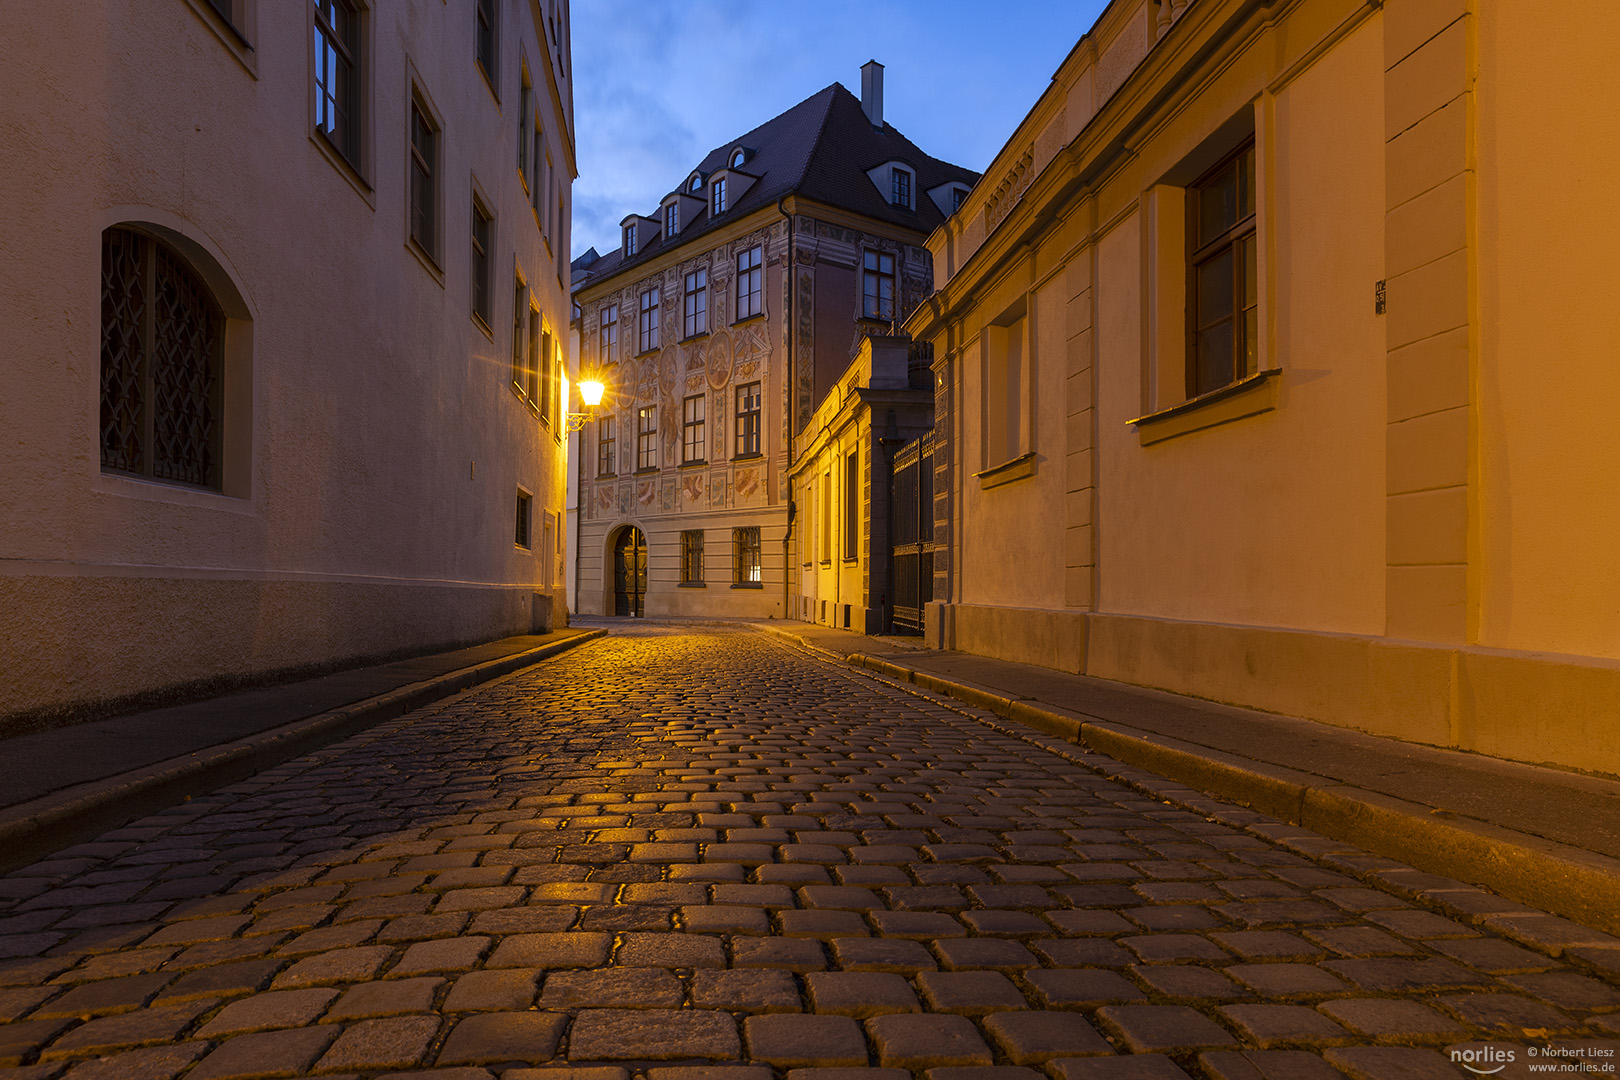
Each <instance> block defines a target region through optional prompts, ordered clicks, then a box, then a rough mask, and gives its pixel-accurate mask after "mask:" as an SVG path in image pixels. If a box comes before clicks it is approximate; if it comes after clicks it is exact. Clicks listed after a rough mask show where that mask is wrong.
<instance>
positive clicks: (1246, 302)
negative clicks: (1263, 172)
mask: <svg viewBox="0 0 1620 1080" xmlns="http://www.w3.org/2000/svg"><path fill="white" fill-rule="evenodd" d="M1245 162H1246V163H1247V168H1245ZM1256 168H1257V155H1256V152H1255V140H1254V138H1253V137H1252V136H1251V137H1249V138H1247V139H1245V140H1244V141H1243V142H1242V143H1240V144H1239V145H1238V146H1236V147H1235V148H1233V149H1232V150H1231V151H1229V152H1228V153H1226V154H1223V155H1222V156H1221V158H1220V160H1219V161H1217V162H1216V163H1215V164H1214V165H1213V166H1211V167H1210V168H1209V169H1207V170H1205V171H1204V173H1203V174H1202V175H1201V176H1199V177H1198V178H1197V179H1196V180H1194V181H1193V182H1192V183H1190V184H1188V185H1187V189H1186V212H1187V256H1186V257H1187V286H1186V289H1187V291H1186V297H1187V302H1186V309H1187V317H1186V362H1185V366H1184V375H1185V387H1184V389H1185V391H1186V395H1187V399H1188V400H1192V399H1194V398H1198V397H1202V396H1204V395H1206V394H1212V393H1215V392H1217V391H1219V390H1223V389H1225V388H1226V387H1228V386H1232V385H1234V384H1236V383H1238V382H1241V381H1242V380H1243V379H1245V378H1248V377H1249V376H1251V375H1254V374H1256V373H1257V372H1258V370H1259V359H1260V357H1259V277H1258V269H1259V268H1258V265H1257V264H1258V255H1259V220H1260V214H1259V200H1258V198H1257V196H1256V191H1255V182H1256V176H1255V172H1256ZM1228 169H1234V170H1235V172H1236V176H1235V178H1234V183H1235V185H1236V188H1237V208H1236V209H1237V214H1236V217H1235V218H1234V220H1233V221H1232V222H1231V223H1229V224H1228V225H1226V226H1225V227H1224V228H1223V229H1222V230H1221V231H1220V232H1219V233H1218V234H1216V235H1214V236H1212V237H1210V238H1209V239H1207V240H1204V239H1203V235H1202V230H1203V224H1204V221H1203V214H1204V210H1203V205H1202V203H1203V198H1202V196H1203V194H1204V192H1205V191H1207V190H1210V189H1212V188H1213V187H1214V185H1215V184H1216V183H1217V182H1218V181H1219V180H1220V179H1221V178H1222V176H1223V175H1224V174H1225V173H1226V172H1227V170H1228ZM1245 182H1246V190H1245ZM1245 196H1246V197H1247V213H1245V212H1244V207H1245ZM1228 254H1230V256H1231V260H1232V270H1231V278H1232V296H1231V307H1230V309H1229V314H1228V315H1226V316H1225V318H1217V319H1215V320H1213V321H1211V322H1209V323H1203V324H1201V323H1200V319H1201V318H1202V317H1203V315H1202V312H1201V311H1200V307H1201V303H1200V301H1201V299H1202V297H1201V296H1200V291H1199V271H1200V270H1201V269H1202V268H1204V267H1207V266H1210V265H1211V264H1213V263H1215V262H1216V261H1217V260H1219V259H1220V258H1222V257H1223V256H1225V255H1228ZM1250 312H1253V322H1254V326H1253V327H1252V328H1251V327H1250V326H1249V322H1250V319H1249V313H1250ZM1227 319H1229V320H1230V322H1231V327H1230V333H1231V340H1230V349H1231V351H1230V355H1229V358H1228V361H1227V365H1226V372H1225V375H1226V377H1225V378H1224V379H1221V381H1216V382H1208V383H1206V381H1205V379H1204V378H1203V375H1204V365H1203V364H1202V362H1201V357H1200V354H1199V345H1200V342H1201V340H1202V338H1203V336H1204V335H1206V334H1208V333H1210V332H1211V329H1212V328H1213V327H1216V326H1217V325H1219V324H1220V323H1221V322H1223V321H1226V320H1227Z"/></svg>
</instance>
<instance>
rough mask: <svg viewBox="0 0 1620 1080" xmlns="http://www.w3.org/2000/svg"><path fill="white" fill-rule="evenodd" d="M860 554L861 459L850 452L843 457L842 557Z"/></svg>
mask: <svg viewBox="0 0 1620 1080" xmlns="http://www.w3.org/2000/svg"><path fill="white" fill-rule="evenodd" d="M860 555H861V459H860V456H859V455H858V454H855V453H853V452H852V453H850V454H849V455H848V456H846V457H845V458H844V558H846V559H858V558H860Z"/></svg>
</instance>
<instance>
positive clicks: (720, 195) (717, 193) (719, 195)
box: [714, 176, 726, 214]
mask: <svg viewBox="0 0 1620 1080" xmlns="http://www.w3.org/2000/svg"><path fill="white" fill-rule="evenodd" d="M714 212H715V213H716V214H723V213H725V212H726V178H725V177H723V176H722V177H720V179H718V180H716V181H715V182H714Z"/></svg>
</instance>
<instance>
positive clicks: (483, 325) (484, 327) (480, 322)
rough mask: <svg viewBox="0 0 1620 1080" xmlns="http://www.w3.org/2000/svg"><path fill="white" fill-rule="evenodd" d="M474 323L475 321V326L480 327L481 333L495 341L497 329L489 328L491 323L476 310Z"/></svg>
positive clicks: (473, 314)
mask: <svg viewBox="0 0 1620 1080" xmlns="http://www.w3.org/2000/svg"><path fill="white" fill-rule="evenodd" d="M472 323H473V325H474V326H476V327H478V332H479V333H481V334H483V335H484V336H485V337H487V338H489V340H490V341H491V342H492V343H493V342H494V340H495V331H493V330H491V329H490V328H489V323H487V322H485V321H484V317H483V316H482V315H480V314H478V312H476V311H475V312H473V313H472Z"/></svg>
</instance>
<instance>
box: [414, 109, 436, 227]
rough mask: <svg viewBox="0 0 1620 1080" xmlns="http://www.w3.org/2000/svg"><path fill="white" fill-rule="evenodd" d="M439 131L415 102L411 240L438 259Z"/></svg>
mask: <svg viewBox="0 0 1620 1080" xmlns="http://www.w3.org/2000/svg"><path fill="white" fill-rule="evenodd" d="M438 134H439V133H438V131H437V129H435V128H434V126H433V121H431V120H429V119H428V116H427V113H426V111H425V110H424V109H423V108H422V104H421V103H420V102H418V101H412V102H411V239H412V240H414V241H416V243H417V245H418V246H419V247H420V248H421V249H422V250H423V251H424V252H425V253H427V254H428V255H429V256H431V257H433V258H435V259H436V258H437V256H438V251H437V249H436V245H435V243H434V228H435V226H436V225H437V222H436V220H435V219H436V217H437V215H436V214H435V213H434V200H435V195H434V190H433V189H434V184H435V176H434V174H435V172H436V167H437V159H436V158H435V157H434V154H435V152H436V151H437V149H438Z"/></svg>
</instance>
